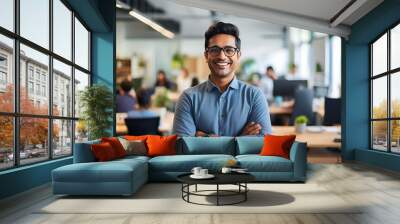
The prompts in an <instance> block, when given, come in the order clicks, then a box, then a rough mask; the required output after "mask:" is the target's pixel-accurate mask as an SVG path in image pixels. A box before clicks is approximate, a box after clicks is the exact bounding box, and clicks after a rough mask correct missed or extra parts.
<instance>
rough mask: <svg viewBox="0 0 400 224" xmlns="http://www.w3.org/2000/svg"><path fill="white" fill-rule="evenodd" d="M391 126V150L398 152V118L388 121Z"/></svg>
mask: <svg viewBox="0 0 400 224" xmlns="http://www.w3.org/2000/svg"><path fill="white" fill-rule="evenodd" d="M390 123H391V125H392V127H391V132H392V133H391V140H392V148H391V151H392V152H396V153H400V120H395V121H391V122H390Z"/></svg>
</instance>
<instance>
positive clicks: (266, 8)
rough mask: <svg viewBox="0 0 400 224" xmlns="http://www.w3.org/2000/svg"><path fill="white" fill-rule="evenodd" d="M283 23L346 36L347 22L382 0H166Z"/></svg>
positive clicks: (347, 31)
mask: <svg viewBox="0 0 400 224" xmlns="http://www.w3.org/2000/svg"><path fill="white" fill-rule="evenodd" d="M169 1H173V2H175V3H178V4H182V5H186V6H191V7H197V8H201V9H208V10H214V11H217V12H222V13H225V14H231V15H236V16H242V17H247V18H252V19H257V20H261V21H265V22H270V23H274V24H278V25H282V26H290V27H297V28H301V29H307V30H311V31H316V32H322V33H327V34H333V35H338V36H342V37H347V36H348V35H350V32H351V29H350V26H351V25H352V24H353V23H355V22H356V21H358V20H359V19H360V18H361V17H362V16H364V15H365V14H367V13H368V12H369V11H371V10H372V9H373V8H375V7H376V6H378V5H379V4H380V3H382V2H383V0H296V1H294V0H268V1H266V0H251V1H243V0H201V1H199V0H169Z"/></svg>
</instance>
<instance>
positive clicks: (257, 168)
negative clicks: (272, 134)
mask: <svg viewBox="0 0 400 224" xmlns="http://www.w3.org/2000/svg"><path fill="white" fill-rule="evenodd" d="M236 159H237V160H238V162H239V165H240V167H242V168H247V169H248V171H249V172H292V171H293V162H292V161H290V160H288V159H285V158H283V157H278V156H260V155H238V156H236Z"/></svg>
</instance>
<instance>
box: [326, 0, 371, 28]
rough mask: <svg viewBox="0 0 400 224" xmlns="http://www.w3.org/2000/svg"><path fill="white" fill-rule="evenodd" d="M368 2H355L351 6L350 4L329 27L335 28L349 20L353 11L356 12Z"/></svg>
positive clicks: (365, 0)
mask: <svg viewBox="0 0 400 224" xmlns="http://www.w3.org/2000/svg"><path fill="white" fill-rule="evenodd" d="M367 2H368V0H357V1H355V2H354V3H353V4H351V5H350V6H349V7H348V8H347V9H345V10H344V11H343V12H342V13H340V15H339V16H338V17H336V18H335V19H334V20H332V21H331V24H330V26H331V27H336V26H338V25H339V24H340V23H342V22H343V21H345V20H346V19H347V18H349V17H350V16H351V15H352V14H353V13H354V12H355V11H357V10H358V9H359V8H361V6H363V5H364V4H366V3H367Z"/></svg>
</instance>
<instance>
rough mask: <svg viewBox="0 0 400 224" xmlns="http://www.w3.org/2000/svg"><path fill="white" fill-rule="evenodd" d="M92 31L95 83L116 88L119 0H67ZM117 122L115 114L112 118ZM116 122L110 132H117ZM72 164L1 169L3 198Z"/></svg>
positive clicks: (45, 180)
mask: <svg viewBox="0 0 400 224" xmlns="http://www.w3.org/2000/svg"><path fill="white" fill-rule="evenodd" d="M67 2H68V3H69V4H70V5H71V7H72V8H73V10H74V11H75V12H77V13H78V14H79V16H80V17H81V18H82V19H83V21H84V23H85V24H86V25H87V26H88V27H89V29H90V31H91V32H92V38H91V43H92V51H91V57H92V60H91V61H92V64H91V70H92V82H93V83H104V84H106V85H107V86H109V87H110V89H111V90H112V91H113V92H115V90H114V88H115V87H114V86H115V85H114V81H115V69H114V67H115V26H116V24H115V0H107V1H106V0H85V1H82V0H67ZM112 119H113V122H114V123H115V119H114V117H113V118H112ZM114 126H115V125H112V127H110V132H112V131H113V127H114ZM71 163H72V157H68V158H64V159H59V160H52V161H46V162H43V163H38V164H34V165H29V166H24V167H19V168H16V169H10V170H6V171H1V172H0V199H2V198H5V197H9V196H12V195H14V194H17V193H20V192H23V191H27V190H29V189H32V188H34V187H37V186H40V185H43V184H45V183H48V182H49V181H51V171H52V170H53V169H55V168H57V167H60V166H64V165H68V164H71Z"/></svg>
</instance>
